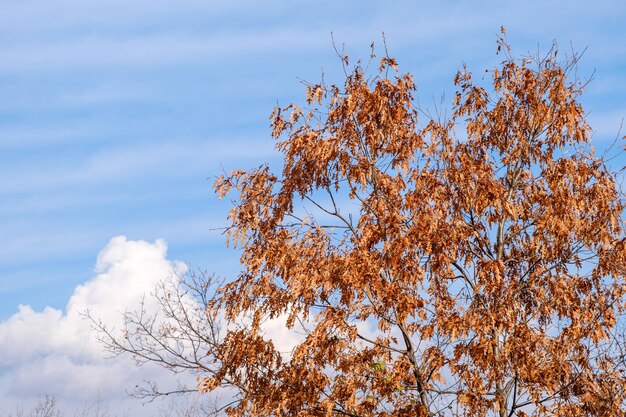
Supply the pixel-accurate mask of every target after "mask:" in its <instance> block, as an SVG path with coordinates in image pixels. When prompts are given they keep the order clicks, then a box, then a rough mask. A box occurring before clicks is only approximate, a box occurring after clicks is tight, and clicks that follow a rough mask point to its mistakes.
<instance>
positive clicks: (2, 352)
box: [0, 236, 185, 407]
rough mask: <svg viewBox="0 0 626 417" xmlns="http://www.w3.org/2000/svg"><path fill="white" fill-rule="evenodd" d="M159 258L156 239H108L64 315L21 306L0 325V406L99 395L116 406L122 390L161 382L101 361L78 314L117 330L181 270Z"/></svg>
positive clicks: (161, 249) (161, 251)
mask: <svg viewBox="0 0 626 417" xmlns="http://www.w3.org/2000/svg"><path fill="white" fill-rule="evenodd" d="M166 252H167V245H166V243H165V242H164V241H162V240H157V241H156V242H154V243H148V242H145V241H130V240H128V239H127V238H125V237H123V236H118V237H115V238H113V239H111V241H110V242H109V243H108V245H107V246H106V247H105V248H104V249H103V250H102V251H101V252H100V254H99V256H98V260H97V263H96V275H95V276H94V277H93V278H92V279H90V280H89V281H87V282H86V283H85V284H83V285H79V286H78V287H76V289H75V290H74V293H73V294H72V296H71V298H70V299H69V301H68V303H67V306H66V309H65V311H60V310H57V309H54V308H50V307H47V308H45V309H44V310H43V311H40V312H37V311H34V310H33V309H32V308H31V307H30V306H24V305H22V306H20V308H19V311H18V312H17V313H16V314H14V315H13V316H12V317H10V318H9V319H8V320H6V321H4V322H1V323H0V367H1V368H3V369H4V370H5V371H4V375H3V378H2V381H0V403H3V404H10V403H11V402H12V401H20V402H21V401H23V402H24V403H25V404H28V402H29V401H34V400H36V399H37V396H39V395H40V394H44V393H49V394H53V395H56V396H57V397H58V398H59V400H60V401H61V402H65V404H68V406H69V407H79V406H80V405H81V404H83V403H84V402H85V401H89V400H94V399H96V398H98V397H100V396H102V398H103V399H105V400H113V401H123V400H125V399H126V398H125V396H126V394H125V389H126V388H132V387H133V386H134V385H135V384H136V383H139V382H141V380H142V379H146V378H151V377H155V376H157V377H158V376H159V375H161V377H162V376H163V375H164V374H163V373H162V371H161V370H156V369H154V368H152V369H150V368H147V367H146V368H136V367H135V366H134V365H133V364H132V363H131V362H130V360H129V359H128V358H117V359H105V357H104V356H105V354H104V352H103V351H102V347H101V346H100V344H99V343H98V342H97V341H96V339H95V335H94V332H93V330H92V329H91V326H90V323H89V322H88V321H86V320H85V319H84V316H83V313H84V312H85V311H86V310H87V309H89V310H90V311H91V312H92V314H93V316H94V317H98V318H100V319H102V320H103V322H105V323H107V324H108V325H110V326H113V327H117V328H119V327H120V326H121V324H122V317H121V313H122V312H124V311H132V310H135V309H136V308H137V307H138V305H139V303H140V300H141V299H142V297H143V296H144V295H146V293H149V292H150V291H151V290H152V289H153V288H154V287H155V285H156V284H157V283H158V282H159V281H161V280H163V279H165V278H167V277H168V276H172V275H173V274H180V273H182V272H183V271H184V270H185V266H184V265H183V264H181V263H180V262H176V261H170V260H168V259H167V258H166ZM147 300H149V298H148V299H147ZM147 307H148V308H150V304H147ZM3 385H5V386H4V387H3ZM3 389H4V392H2V390H3Z"/></svg>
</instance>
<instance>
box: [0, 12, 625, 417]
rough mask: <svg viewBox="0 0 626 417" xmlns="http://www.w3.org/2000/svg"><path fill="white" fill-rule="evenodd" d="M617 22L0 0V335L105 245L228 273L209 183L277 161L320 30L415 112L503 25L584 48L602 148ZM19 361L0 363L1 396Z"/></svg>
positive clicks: (482, 54)
mask: <svg viewBox="0 0 626 417" xmlns="http://www.w3.org/2000/svg"><path fill="white" fill-rule="evenodd" d="M624 21H626V5H624V3H623V2H622V1H620V0H615V1H598V2H595V3H594V4H593V5H592V3H590V2H588V1H576V0H574V1H567V2H566V1H549V0H544V1H536V0H531V1H526V2H502V1H500V2H497V1H475V2H463V3H462V2H418V1H394V2H375V1H317V2H304V1H263V2H253V1H231V2H226V1H221V2H215V1H208V0H205V1H191V0H178V1H164V0H151V1H146V0H135V1H132V2H129V1H121V0H111V1H97V2H96V1H92V0H80V1H79V0H60V1H55V2H51V1H44V0H41V1H36V0H19V1H18V0H0V201H1V202H2V204H0V231H2V240H1V241H0V334H2V333H1V331H2V329H1V326H3V325H6V323H8V322H9V321H10V320H11V319H12V318H15V316H14V315H15V314H16V313H17V312H18V305H23V306H30V307H29V308H31V309H32V311H33V312H40V313H41V312H43V311H44V309H45V308H46V307H47V306H49V307H50V308H51V309H53V310H54V311H56V312H59V313H60V314H66V313H67V311H68V308H67V307H66V306H67V304H68V301H69V300H70V297H72V296H73V294H75V293H76V287H77V286H79V285H81V284H84V283H86V282H88V281H90V280H92V279H95V278H97V277H98V276H99V275H98V272H97V271H95V270H94V268H95V267H94V265H95V264H96V258H97V256H98V254H99V253H100V252H101V250H103V248H106V247H110V245H111V244H110V243H109V242H110V240H111V239H112V238H113V237H115V236H120V235H123V236H126V237H127V239H128V242H130V241H135V240H145V241H147V242H154V241H155V240H156V239H163V240H164V242H167V247H168V252H167V255H165V254H164V252H163V253H162V256H163V258H164V259H165V257H166V258H167V259H169V260H173V259H177V260H181V261H184V262H188V263H190V264H191V265H192V266H194V267H198V268H203V269H207V270H209V271H212V272H216V273H218V274H221V275H229V274H233V273H235V272H236V271H237V254H236V253H234V252H232V251H229V250H227V249H226V248H225V247H224V243H223V239H222V236H221V235H220V233H219V232H218V231H215V230H212V229H214V228H216V227H220V226H223V225H224V224H225V216H226V213H227V212H228V209H229V206H228V203H227V202H224V201H222V202H218V201H216V199H215V198H214V196H213V193H212V191H211V184H212V182H213V177H214V176H216V175H219V174H220V173H221V170H222V166H223V167H224V169H226V170H230V169H233V168H246V167H250V166H253V165H257V164H259V163H262V162H278V156H277V155H276V154H275V153H274V152H273V142H272V141H271V139H270V138H269V129H268V125H269V120H268V116H269V114H270V112H271V110H272V108H273V106H275V105H276V103H280V104H286V103H288V102H290V101H293V100H296V101H297V100H301V99H302V97H303V86H302V85H301V84H300V82H299V78H302V79H305V80H308V81H317V80H319V78H320V75H321V73H322V71H324V73H325V75H326V77H327V78H328V79H330V80H335V81H340V76H339V74H340V73H341V68H340V64H339V61H338V59H337V57H336V55H335V53H334V51H333V48H332V44H331V36H330V34H331V32H333V33H334V37H335V40H336V41H337V42H338V43H340V44H341V43H345V45H346V51H347V52H349V53H350V55H351V56H353V57H363V58H365V57H367V52H368V47H369V44H370V43H371V42H372V41H375V42H376V43H377V44H379V45H380V43H381V42H380V41H381V33H382V32H383V31H384V32H385V34H386V39H387V43H388V47H389V50H390V53H391V54H392V55H393V56H395V57H396V58H397V59H398V61H399V64H400V70H401V71H402V72H411V73H413V74H414V76H415V79H416V82H417V86H418V93H417V96H418V97H419V98H420V100H421V102H422V103H424V104H428V103H430V102H432V100H433V98H434V100H435V101H437V102H438V101H439V97H440V95H441V94H442V93H446V96H447V97H451V96H452V92H453V89H452V83H451V80H452V77H453V75H454V73H455V72H456V71H457V70H458V69H459V68H460V67H461V65H462V63H463V62H466V63H467V64H468V65H469V67H470V69H473V70H475V71H476V72H477V73H479V72H480V71H483V70H484V69H485V68H490V67H492V66H493V65H495V63H496V62H498V60H499V58H498V57H496V56H495V46H496V45H495V40H496V34H497V33H498V31H499V28H500V25H504V26H505V27H506V28H507V32H508V35H509V40H510V42H511V44H512V46H513V48H514V51H515V52H517V53H526V52H528V51H536V50H537V48H538V47H539V49H541V50H546V49H547V48H549V46H550V45H551V44H552V41H553V40H556V41H557V42H558V43H559V45H560V46H561V49H563V50H569V49H570V43H571V45H572V47H573V49H574V50H575V51H582V50H584V49H585V48H587V49H586V52H585V55H584V57H583V60H582V61H581V64H580V67H579V74H580V75H581V76H582V77H587V76H590V75H591V74H594V80H593V81H592V83H591V84H590V85H589V87H588V88H587V90H586V94H585V95H584V96H583V99H582V100H583V104H584V107H585V109H586V111H587V112H588V120H589V122H590V124H591V126H592V128H594V131H595V133H594V144H595V145H596V146H597V147H598V148H602V147H604V146H606V145H607V144H609V143H610V142H611V141H612V140H613V139H614V138H615V136H616V135H617V134H618V131H619V127H620V123H621V120H622V118H624V117H625V116H626V28H625V27H624V24H623V22H624ZM594 70H595V73H594ZM448 102H449V100H448ZM622 134H623V133H622ZM615 164H616V167H617V168H621V167H622V166H624V160H623V159H621V160H617V161H615ZM116 242H118V243H119V244H120V245H126V243H124V242H126V241H124V242H122V243H120V242H121V241H116ZM107 245H109V246H107ZM155 247H156V246H155ZM159 253H160V252H159ZM142 259H143V258H142ZM94 277H95V278H94ZM147 290H149V289H147ZM53 310H49V311H53ZM2 321H4V323H2ZM3 346H5V347H4V348H5V349H6V345H3V344H2V343H1V341H0V353H2V349H3ZM37 355H39V357H40V356H42V355H44V356H45V354H43V353H38V354H37ZM19 366H20V365H19V364H17V365H9V364H4V365H3V364H2V362H1V361H0V375H3V376H2V377H0V400H1V399H2V398H13V397H12V395H17V394H15V393H13V394H7V393H8V392H9V391H10V389H9V388H10V386H11V385H12V384H13V383H14V381H15V378H17V377H16V375H17V373H16V372H17V368H18V367H19ZM3 371H4V374H2V372H3ZM2 381H4V382H2ZM3 384H4V385H3ZM3 387H4V389H5V394H2V393H1V391H2V389H3ZM7 387H9V388H7ZM20 395H23V398H22V397H20V398H22V400H23V401H28V398H27V396H26V395H25V394H24V393H22V394H20ZM111 395H114V394H111ZM16 398H17V397H16ZM0 410H1V409H0Z"/></svg>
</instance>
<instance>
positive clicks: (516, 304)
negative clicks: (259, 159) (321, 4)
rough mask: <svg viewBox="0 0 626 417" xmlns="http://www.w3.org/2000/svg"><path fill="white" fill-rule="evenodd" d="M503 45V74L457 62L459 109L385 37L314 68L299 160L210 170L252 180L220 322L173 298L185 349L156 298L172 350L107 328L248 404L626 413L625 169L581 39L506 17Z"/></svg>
mask: <svg viewBox="0 0 626 417" xmlns="http://www.w3.org/2000/svg"><path fill="white" fill-rule="evenodd" d="M498 52H499V53H500V54H502V55H503V56H504V60H503V62H502V63H501V65H500V66H498V67H497V68H495V69H493V70H491V71H490V72H491V75H492V80H493V85H492V86H491V87H490V88H489V89H486V88H483V87H481V86H479V85H477V84H476V83H475V82H474V80H473V78H472V75H471V74H470V73H469V72H468V71H467V70H466V69H464V70H462V71H460V72H459V73H458V74H457V76H456V77H455V79H454V83H455V85H456V86H457V88H458V92H457V93H456V95H455V97H454V100H453V107H452V114H451V116H450V117H449V118H445V119H444V118H442V117H438V118H432V117H428V116H426V118H427V120H426V121H425V122H424V123H421V124H420V123H418V115H419V114H420V109H419V108H418V107H417V106H416V105H415V100H414V97H413V94H414V92H415V85H414V82H413V79H412V77H411V75H408V74H406V75H401V74H398V72H397V65H396V61H395V60H394V59H393V58H390V57H389V56H385V57H383V58H382V59H381V60H380V67H379V68H378V71H377V73H376V74H374V75H368V73H367V72H366V70H364V69H363V68H362V66H361V65H359V64H357V65H356V66H355V67H354V68H353V69H352V70H349V71H348V70H347V72H346V79H345V83H344V84H343V85H342V86H336V85H327V84H325V83H320V84H311V85H307V96H306V99H307V107H306V108H300V107H299V106H297V105H295V104H293V105H290V106H287V107H285V108H277V109H276V110H275V111H274V113H273V115H272V134H273V137H274V138H276V139H277V141H278V142H277V145H276V149H277V150H278V151H279V152H281V153H282V154H283V156H284V160H283V167H282V172H280V173H274V172H272V170H271V169H270V167H269V166H267V165H263V166H260V167H258V168H256V169H253V170H250V171H234V172H232V173H231V174H228V175H224V176H222V177H220V178H219V179H218V180H217V182H216V184H215V188H216V192H217V193H218V195H219V196H220V197H223V196H225V195H227V194H229V193H231V192H233V190H236V191H237V193H236V198H235V201H234V207H233V209H232V211H231V212H230V215H229V227H228V228H227V230H226V234H227V238H228V242H229V243H230V244H232V245H233V246H235V247H238V248H239V250H240V251H241V253H242V255H241V265H242V272H241V274H240V275H239V276H238V278H236V279H234V280H232V281H230V282H227V283H225V284H223V285H221V286H220V287H219V289H218V290H217V292H216V293H215V294H212V295H211V296H210V297H205V298H204V301H205V302H204V303H200V304H199V306H200V307H199V309H198V311H201V312H202V314H206V318H207V319H210V320H218V319H222V320H224V321H225V324H224V328H223V329H222V331H221V332H215V331H213V330H211V331H209V332H208V334H209V335H211V336H210V337H209V338H208V339H207V340H205V342H206V343H204V344H203V342H202V341H203V340H204V339H203V338H204V333H201V331H202V329H200V332H197V331H196V330H194V329H197V324H194V323H196V322H192V321H189V320H187V321H185V320H186V316H185V314H183V315H182V316H181V315H180V314H178V315H177V314H176V313H175V312H172V314H169V315H168V317H169V319H170V320H171V319H172V317H175V318H176V320H175V322H176V323H178V324H179V325H181V327H180V328H178V329H177V331H178V334H177V336H176V338H174V339H170V340H169V342H172V340H176V341H178V342H180V341H181V340H184V341H185V342H184V343H183V345H184V346H186V348H187V350H186V351H185V352H186V353H183V350H184V349H183V350H179V351H177V350H175V349H169V350H167V349H166V350H165V351H163V350H162V348H163V347H164V346H165V347H167V346H170V345H169V344H168V341H166V342H165V343H163V340H164V337H159V335H158V334H156V332H155V330H154V329H151V328H149V327H146V326H145V325H144V324H142V320H141V319H140V320H135V321H134V325H137V324H139V326H138V327H137V328H138V329H139V330H138V332H139V333H135V334H141V335H143V336H146V335H150V336H152V337H153V339H152V340H156V341H158V342H157V343H158V346H157V347H158V349H156V350H157V351H158V350H159V349H161V354H160V355H157V356H153V355H154V351H155V349H154V348H153V349H152V351H150V349H148V353H146V350H145V349H143V347H140V348H138V347H137V346H136V345H135V346H133V345H128V343H127V341H125V340H120V339H115V337H113V335H112V334H110V333H109V336H110V337H109V339H107V340H108V342H109V347H111V348H113V349H114V351H116V352H118V353H121V352H130V353H133V354H135V355H137V356H136V357H138V358H139V359H140V360H147V361H152V360H158V358H164V357H165V358H168V359H167V361H168V362H167V365H168V366H172V367H174V368H176V367H177V366H179V365H180V366H187V367H188V368H190V369H191V368H193V369H194V371H197V372H198V373H199V379H198V386H197V389H198V390H199V391H200V392H210V391H213V390H216V389H218V388H220V387H222V388H223V387H232V388H233V389H234V393H235V394H234V396H233V400H234V402H232V403H231V404H228V405H227V407H226V409H227V411H228V413H229V414H230V415H232V416H246V415H255V416H256V415H276V416H278V415H281V416H283V415H284V416H287V415H302V416H331V415H332V416H341V415H345V416H351V417H365V416H374V415H376V416H392V415H393V416H409V415H412V416H423V417H425V416H440V415H441V416H443V415H449V416H462V415H463V416H486V415H497V416H500V417H505V416H509V417H510V416H527V415H537V416H624V415H626V390H624V387H625V386H626V365H625V362H624V361H625V357H624V350H623V348H624V336H623V333H620V332H622V330H621V329H622V326H623V325H624V320H623V313H624V307H625V301H626V298H625V290H626V283H625V279H624V278H625V271H626V239H625V237H624V229H623V228H624V219H623V210H624V198H623V195H622V193H621V191H620V189H619V187H618V185H617V181H618V179H619V178H618V173H616V172H614V171H612V170H611V169H610V168H609V166H608V164H607V163H606V160H605V158H603V157H599V156H596V155H595V154H594V152H593V150H592V148H591V146H590V128H589V126H588V125H587V123H586V122H585V118H584V111H583V109H582V107H581V105H580V103H579V101H578V99H579V97H580V94H581V92H582V89H583V87H584V85H585V84H584V83H582V82H580V81H579V80H577V79H574V80H570V78H569V77H570V73H571V70H572V69H573V68H574V67H575V65H576V60H577V57H576V56H573V57H570V58H566V59H565V60H564V61H563V62H560V61H559V60H558V59H557V49H556V48H552V49H551V50H550V51H549V52H548V53H547V54H545V55H543V56H538V55H537V56H528V57H522V58H521V59H516V58H515V57H513V56H512V54H511V51H510V48H509V46H508V44H507V43H506V41H505V38H504V31H503V35H502V37H501V38H499V42H498ZM342 60H343V62H344V64H345V68H346V69H348V65H349V62H348V58H347V57H345V56H342ZM420 117H421V116H420ZM205 288H206V287H205ZM165 298H167V297H165ZM169 299H170V300H171V299H172V298H171V297H170V298H169ZM183 304H184V303H183ZM192 309H193V308H192ZM170 311H171V310H170ZM277 317H284V318H285V320H286V328H287V329H291V330H292V331H293V330H294V329H295V328H298V329H300V331H302V332H303V333H304V334H303V336H302V338H301V341H300V343H299V344H298V345H297V346H296V347H295V348H294V349H293V350H292V351H291V352H280V351H278V350H277V348H276V347H275V343H274V341H273V340H271V339H269V338H267V337H266V336H265V335H264V331H263V328H264V327H263V322H264V320H267V319H271V318H277ZM243 318H245V319H243ZM235 322H239V325H236V326H235V325H233V324H232V323H235ZM206 323H208V322H205V325H206ZM213 323H215V322H213ZM209 327H212V326H209ZM204 330H205V331H206V330H207V328H206V327H205V328H204ZM286 331H288V330H286ZM131 334H132V329H131ZM170 335H171V333H170ZM131 339H132V337H131ZM191 340H196V344H193V343H191V342H190V341H191ZM181 343H182V342H181ZM191 352H193V355H191V354H190V353H191ZM185 355H187V356H185ZM181 357H182V358H186V359H188V361H187V362H185V361H184V360H183V361H181ZM161 360H162V359H161ZM180 369H183V368H180Z"/></svg>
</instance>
